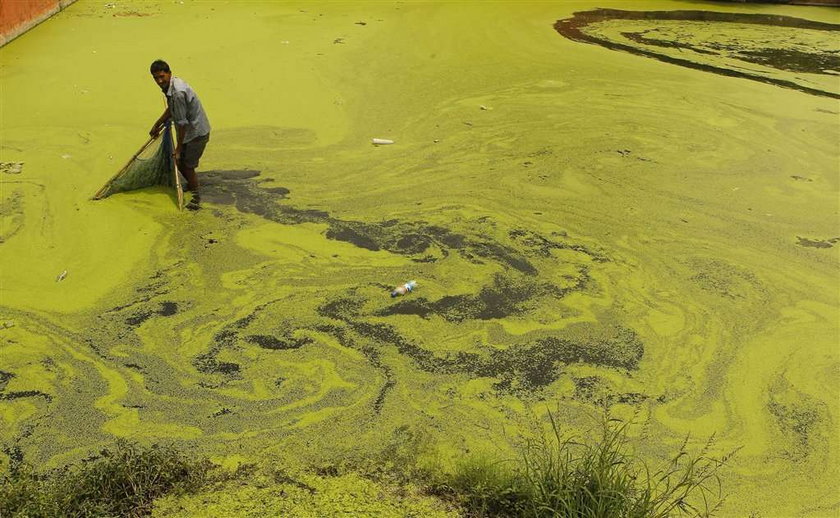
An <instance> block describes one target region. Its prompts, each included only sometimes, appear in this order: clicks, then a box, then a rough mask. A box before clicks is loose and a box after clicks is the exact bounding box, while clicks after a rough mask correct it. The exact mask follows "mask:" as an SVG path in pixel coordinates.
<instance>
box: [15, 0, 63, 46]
mask: <svg viewBox="0 0 840 518" xmlns="http://www.w3.org/2000/svg"><path fill="white" fill-rule="evenodd" d="M75 1H76V0H0V47H2V46H3V45H5V44H6V43H8V42H10V41H12V40H13V39H15V38H16V37H18V36H20V35H21V34H23V33H24V32H26V31H28V30H29V29H31V28H32V27H35V26H36V25H38V24H39V23H41V22H43V21H44V20H46V19H47V18H49V17H50V16H52V15H54V14H55V13H57V12H59V11H61V10H62V9H64V8H65V7H67V6H68V5H70V4H72V3H73V2H75Z"/></svg>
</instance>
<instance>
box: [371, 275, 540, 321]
mask: <svg viewBox="0 0 840 518" xmlns="http://www.w3.org/2000/svg"><path fill="white" fill-rule="evenodd" d="M546 291H547V290H546V287H545V285H543V284H540V283H537V282H536V281H534V280H531V279H530V278H527V277H523V278H519V279H514V278H511V277H508V276H504V275H500V274H499V275H496V276H495V277H494V279H493V284H491V285H490V286H484V287H482V288H481V290H480V291H479V292H478V294H477V295H448V296H445V297H442V298H441V299H439V300H436V301H433V302H432V301H429V300H427V299H426V298H423V297H416V298H411V299H405V300H402V301H400V302H397V303H396V304H393V305H391V306H389V307H387V308H385V309H382V310H380V311H378V312H376V313H375V315H376V316H391V315H417V316H420V317H423V318H428V317H429V316H430V315H437V316H440V317H441V318H443V319H444V320H446V321H448V322H463V321H465V320H491V319H498V318H505V317H508V316H512V315H518V314H521V313H524V312H525V311H526V310H527V303H528V302H529V301H531V300H532V299H534V298H536V297H539V296H541V295H544V294H545V293H546Z"/></svg>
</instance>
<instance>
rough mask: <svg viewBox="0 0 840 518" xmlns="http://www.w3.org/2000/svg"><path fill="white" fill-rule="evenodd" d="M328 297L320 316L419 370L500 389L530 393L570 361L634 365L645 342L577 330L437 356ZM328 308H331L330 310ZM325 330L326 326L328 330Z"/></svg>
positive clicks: (618, 332)
mask: <svg viewBox="0 0 840 518" xmlns="http://www.w3.org/2000/svg"><path fill="white" fill-rule="evenodd" d="M352 300H355V299H353V298H348V301H347V302H345V303H342V304H337V303H336V302H337V301H333V302H332V303H330V304H329V305H324V306H322V307H321V308H320V311H321V313H322V315H323V316H327V317H330V318H335V319H338V320H342V321H344V322H345V323H346V324H347V326H348V327H349V328H350V329H351V330H352V331H353V332H355V333H356V334H358V335H360V336H361V337H363V338H365V339H367V340H371V341H373V342H375V343H378V344H380V345H382V346H392V347H395V348H396V349H397V351H398V352H399V353H400V354H402V355H404V356H406V357H408V358H410V359H411V360H413V362H414V363H415V365H417V367H418V368H419V369H421V370H423V371H426V372H430V373H435V374H468V375H471V376H473V377H491V378H498V380H499V381H497V382H496V383H495V385H494V387H495V389H496V390H498V391H500V392H505V393H525V392H534V391H536V390H539V389H541V388H543V387H546V386H548V385H550V384H551V383H553V382H554V381H556V380H557V379H558V378H559V377H560V375H561V374H562V367H563V366H564V365H567V364H573V363H586V364H590V365H597V366H604V367H613V368H620V369H625V370H635V369H637V368H638V365H639V362H640V361H641V358H642V355H643V354H644V347H643V344H642V343H641V341H640V340H639V339H638V337H637V335H636V334H635V333H634V332H633V331H631V330H629V329H625V328H616V329H611V330H600V331H598V332H585V333H583V332H577V333H576V334H574V335H572V334H570V336H568V337H546V338H542V339H538V340H533V341H528V342H525V343H521V344H515V345H513V346H511V347H508V348H505V349H495V348H488V349H489V352H482V353H477V352H463V351H462V352H458V353H455V354H445V355H441V356H439V355H436V354H435V353H434V352H432V351H430V350H428V349H425V348H424V347H422V346H421V345H418V344H417V343H415V342H413V341H411V340H408V339H406V338H405V337H404V336H402V335H401V334H400V333H399V331H398V330H397V329H396V328H395V327H394V326H391V325H388V324H384V323H372V322H366V321H362V320H359V319H358V317H357V316H355V315H353V316H350V315H347V314H345V313H341V312H334V311H333V310H334V309H335V308H340V307H347V306H349V305H350V302H349V301H352ZM331 311H332V312H331ZM328 332H329V331H328Z"/></svg>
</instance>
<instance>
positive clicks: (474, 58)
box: [0, 0, 840, 516]
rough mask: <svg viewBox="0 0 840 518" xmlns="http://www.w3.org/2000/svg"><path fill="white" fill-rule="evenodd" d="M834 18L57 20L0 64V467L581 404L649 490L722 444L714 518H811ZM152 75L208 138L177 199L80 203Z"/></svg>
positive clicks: (382, 9) (821, 446) (311, 443)
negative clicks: (187, 204) (608, 418)
mask: <svg viewBox="0 0 840 518" xmlns="http://www.w3.org/2000/svg"><path fill="white" fill-rule="evenodd" d="M631 5H632V11H633V12H632V14H627V13H628V12H630V10H631V7H630V6H631ZM575 13H577V14H575ZM704 13H705V14H704ZM709 13H725V14H709ZM838 24H840V12H839V11H837V10H835V9H829V8H807V7H791V6H772V7H769V6H757V5H749V6H744V5H731V4H720V3H711V2H709V3H707V2H664V1H662V2H659V1H650V2H648V1H644V2H633V3H632V4H631V3H629V2H620V1H608V2H598V3H595V2H589V1H577V2H564V3H534V4H527V3H509V4H508V3H481V4H479V3H464V4H446V5H435V4H414V3H397V4H384V3H367V4H366V3H358V4H346V3H335V4H326V5H315V4H310V3H305V4H300V5H292V4H275V3H270V4H269V3H258V2H236V3H234V2H231V3H223V2H184V3H172V2H142V3H141V2H136V3H133V2H115V3H113V4H104V3H102V2H88V1H85V0H80V1H79V2H78V3H76V4H74V5H73V6H72V7H70V8H69V9H67V10H66V11H64V12H62V13H61V14H60V15H58V16H56V17H55V18H53V19H52V20H50V21H48V22H45V23H44V24H42V25H40V26H38V27H37V28H36V29H34V30H32V31H31V32H29V33H27V34H26V35H24V36H22V37H21V38H19V39H17V40H15V41H14V42H12V43H11V44H9V45H7V46H5V47H3V48H2V49H0V80H1V81H2V85H3V89H2V91H0V102H2V109H3V115H2V117H3V118H2V133H3V136H2V139H0V162H4V163H14V164H22V165H12V166H8V167H5V166H4V167H3V168H0V186H2V193H0V194H2V196H0V206H2V209H3V210H2V224H0V254H2V265H3V267H2V269H0V422H2V425H0V445H2V448H3V451H4V452H5V454H6V455H5V456H4V458H3V459H2V463H4V464H6V463H8V462H12V461H14V459H20V458H25V459H26V460H28V461H30V462H33V463H35V464H37V465H39V466H43V467H49V466H57V465H61V464H63V463H66V462H70V461H75V460H78V459H80V458H83V457H85V456H86V455H87V454H88V453H89V452H91V451H93V450H96V449H97V448H99V447H101V446H104V445H107V444H111V443H112V441H113V440H114V438H115V437H130V438H133V439H136V440H142V441H166V440H174V441H176V442H179V443H182V444H184V445H188V446H194V447H197V448H199V449H200V450H201V451H204V452H206V453H208V454H209V455H212V456H214V458H217V459H226V460H229V461H253V460H259V459H262V458H271V456H281V457H282V456H285V457H294V458H295V459H296V460H298V461H300V462H303V463H307V462H326V461H330V460H334V459H340V458H344V457H346V456H352V455H366V454H372V453H374V452H376V451H378V448H380V447H381V445H382V444H386V443H389V441H392V440H393V439H394V437H397V436H399V434H401V433H405V430H412V431H416V433H418V434H425V435H428V436H429V437H430V438H431V439H432V441H433V442H434V443H435V444H438V445H439V446H438V447H439V448H440V450H441V451H442V452H443V453H444V456H445V457H446V456H456V455H457V456H461V455H463V454H465V453H466V452H467V451H468V450H469V451H481V450H489V451H493V452H497V453H499V454H505V452H510V451H511V449H512V448H513V446H514V445H515V444H516V442H517V441H518V440H520V439H521V438H524V437H528V436H529V434H531V433H532V432H533V429H534V423H535V422H542V423H545V418H546V416H547V411H549V410H550V411H552V412H554V413H555V414H556V415H557V416H558V417H559V419H560V420H561V422H563V423H564V425H565V426H567V427H568V429H569V430H570V431H574V430H585V429H587V428H589V427H591V426H592V425H593V424H594V423H596V422H597V416H598V415H599V412H600V410H599V409H600V408H602V407H604V406H605V405H606V406H609V407H610V408H611V411H612V412H613V414H614V415H616V416H619V417H623V418H632V417H634V416H635V417H634V418H635V420H636V422H637V423H638V426H637V427H636V428H635V431H634V434H635V435H636V436H637V437H638V449H639V452H640V453H641V454H642V455H644V456H645V457H646V458H648V459H650V461H651V462H652V463H656V462H658V461H661V460H663V456H664V455H665V453H666V452H670V451H672V450H673V449H674V448H676V447H677V446H678V445H679V444H680V442H681V441H682V439H683V438H684V437H685V435H686V434H691V435H690V437H691V439H690V442H691V444H692V445H695V446H700V445H702V444H704V443H705V442H706V439H707V438H708V437H709V436H710V435H711V434H715V437H716V440H715V443H714V446H713V450H714V451H713V452H712V453H714V454H717V455H720V454H724V453H726V452H729V451H731V450H733V449H735V448H739V447H740V448H741V449H740V451H739V452H738V454H737V455H736V457H735V458H734V459H733V461H732V465H731V468H730V469H729V470H727V471H726V472H725V474H724V475H725V476H724V483H725V489H726V491H727V492H728V493H729V495H730V496H729V499H728V500H727V503H726V506H725V507H724V509H723V511H722V513H721V515H723V516H748V515H750V513H754V515H755V516H780V515H784V516H798V515H802V516H825V515H826V514H827V513H829V514H830V513H831V512H836V509H837V506H838V495H837V491H836V484H835V483H834V482H832V481H836V480H838V478H840V473H838V468H837V466H838V465H840V462H838V447H840V442H839V441H840V434H838V433H837V432H838V429H837V422H838V418H839V417H840V415H839V414H838V410H839V409H838V405H839V404H840V403H838V402H840V388H838V384H837V379H838V371H840V358H838V356H840V355H839V354H838V348H837V343H838V337H840V330H839V329H838V290H837V286H838V281H840V278H838V259H840V254H838V250H840V246H838V244H837V243H838V242H839V241H840V228H838V206H837V194H838V177H840V175H838V172H840V171H838V144H837V143H838V142H839V141H840V122H838V121H839V120H840V119H838V114H840V105H838V100H837V97H838V94H840V90H838V81H839V80H838V79H837V73H838V72H839V71H838V66H837V61H838V52H840V49H838V45H837V41H838V39H837V36H836V34H837V33H836V30H837V27H838ZM185 42H188V44H186V43H185ZM159 57H161V58H164V59H166V60H167V61H169V63H170V64H171V65H172V67H173V71H174V73H175V75H178V76H181V77H183V78H184V79H185V80H186V81H187V82H189V83H190V84H191V85H192V86H193V87H194V88H195V90H196V92H197V93H198V95H199V96H201V99H202V103H203V104H204V106H205V108H206V109H207V112H208V114H209V117H210V121H211V124H212V125H213V133H212V140H211V142H210V144H209V145H208V148H207V153H206V154H205V156H204V158H203V161H202V163H201V166H200V167H199V176H200V178H201V181H202V182H203V190H202V208H201V209H200V210H198V211H196V212H184V213H179V212H178V211H177V209H176V208H175V205H174V203H173V199H172V196H171V194H170V193H168V192H167V191H166V190H164V189H163V188H160V189H149V190H143V191H136V192H131V193H125V194H119V195H115V196H112V197H110V198H108V199H106V200H103V201H97V202H92V201H90V200H89V198H90V197H91V196H92V195H93V193H94V192H96V190H97V189H99V187H101V186H102V184H103V183H104V182H105V181H106V180H107V179H108V178H110V177H111V176H112V175H113V174H114V173H115V172H116V171H117V170H118V169H119V168H120V167H121V166H122V165H123V164H124V162H125V161H126V160H128V158H129V157H130V156H131V155H132V154H133V153H134V152H135V151H136V150H137V148H138V147H139V146H140V144H142V143H143V142H144V141H145V139H146V132H147V131H148V129H149V127H151V123H152V122H154V120H155V119H156V118H157V117H158V115H159V114H160V111H161V110H162V107H163V105H162V98H161V97H160V92H159V90H158V88H157V87H156V85H155V84H154V83H153V82H152V81H151V80H150V78H149V76H148V72H147V70H148V66H149V63H151V61H152V60H154V59H156V58H159ZM651 58H652V59H651ZM372 138H384V139H392V140H394V141H395V144H393V145H388V146H378V147H375V146H373V145H371V139H372ZM59 278H60V279H61V280H57V279H59ZM412 279H416V280H417V282H418V288H417V289H416V290H415V291H414V292H413V293H410V294H408V295H406V296H404V297H398V298H393V299H392V298H391V297H390V296H389V293H390V291H391V290H392V289H393V288H394V287H395V286H397V285H400V284H402V283H404V282H406V281H408V280H412ZM412 433H413V432H412ZM289 452H294V453H293V454H290V453H289Z"/></svg>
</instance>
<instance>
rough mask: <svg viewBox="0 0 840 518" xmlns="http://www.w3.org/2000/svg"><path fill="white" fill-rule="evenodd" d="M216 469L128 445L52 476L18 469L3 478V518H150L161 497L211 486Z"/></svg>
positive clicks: (162, 450)
mask: <svg viewBox="0 0 840 518" xmlns="http://www.w3.org/2000/svg"><path fill="white" fill-rule="evenodd" d="M211 467H212V464H211V463H210V462H209V461H207V460H206V459H192V458H190V457H189V456H188V455H187V454H186V453H184V452H181V451H179V450H176V449H175V448H174V447H170V446H159V445H153V446H142V445H138V444H135V443H130V442H127V441H124V440H120V441H118V442H117V443H116V445H115V446H114V447H113V448H109V449H104V450H102V451H101V452H100V453H99V454H98V455H97V456H95V457H93V458H91V459H88V460H86V461H84V462H82V463H80V464H76V465H72V466H68V467H65V468H62V469H57V470H53V471H50V472H47V473H37V472H36V471H35V470H34V469H33V468H32V467H31V466H30V465H28V464H24V463H18V464H13V465H12V466H11V467H10V469H9V472H8V473H6V474H4V475H3V477H2V478H0V516H3V517H7V516H9V517H15V516H17V517H27V518H41V517H43V518H51V517H86V516H129V517H132V516H144V515H148V514H149V513H150V512H151V507H152V503H153V502H154V500H155V499H156V498H159V497H161V496H163V495H165V494H168V493H176V492H186V491H194V490H196V489H198V488H200V487H202V486H203V485H205V484H206V483H207V482H208V481H209V472H210V468H211Z"/></svg>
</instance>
